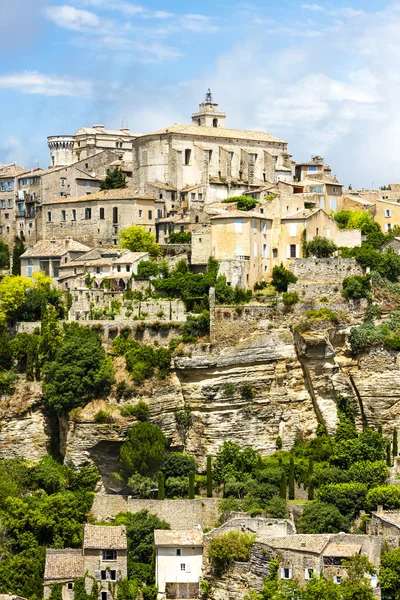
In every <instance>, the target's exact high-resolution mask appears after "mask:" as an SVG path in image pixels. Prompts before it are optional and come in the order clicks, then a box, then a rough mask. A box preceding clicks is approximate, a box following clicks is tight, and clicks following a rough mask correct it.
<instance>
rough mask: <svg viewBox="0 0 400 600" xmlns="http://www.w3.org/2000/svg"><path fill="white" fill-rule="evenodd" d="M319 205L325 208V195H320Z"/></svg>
mask: <svg viewBox="0 0 400 600" xmlns="http://www.w3.org/2000/svg"><path fill="white" fill-rule="evenodd" d="M319 205H320V207H321V208H325V196H320V199H319Z"/></svg>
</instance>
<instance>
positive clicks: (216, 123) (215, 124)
mask: <svg viewBox="0 0 400 600" xmlns="http://www.w3.org/2000/svg"><path fill="white" fill-rule="evenodd" d="M213 127H218V119H213Z"/></svg>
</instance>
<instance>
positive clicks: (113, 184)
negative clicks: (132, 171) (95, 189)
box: [100, 167, 126, 190]
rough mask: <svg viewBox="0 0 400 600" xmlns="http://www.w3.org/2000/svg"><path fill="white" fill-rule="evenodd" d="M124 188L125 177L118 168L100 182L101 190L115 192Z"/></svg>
mask: <svg viewBox="0 0 400 600" xmlns="http://www.w3.org/2000/svg"><path fill="white" fill-rule="evenodd" d="M125 187H126V177H125V174H124V173H123V172H122V171H121V169H120V168H119V167H115V169H114V170H113V171H111V172H110V173H108V174H107V177H106V178H105V179H103V181H101V182H100V189H101V190H116V189H119V188H125Z"/></svg>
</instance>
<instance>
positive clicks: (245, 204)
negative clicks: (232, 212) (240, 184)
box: [222, 196, 260, 211]
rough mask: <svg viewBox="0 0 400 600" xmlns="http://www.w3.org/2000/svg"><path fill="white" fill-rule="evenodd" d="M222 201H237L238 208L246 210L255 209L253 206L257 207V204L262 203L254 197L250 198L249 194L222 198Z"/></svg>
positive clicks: (225, 202)
mask: <svg viewBox="0 0 400 600" xmlns="http://www.w3.org/2000/svg"><path fill="white" fill-rule="evenodd" d="M222 202H223V203H224V204H232V203H233V202H235V203H236V205H237V209H238V210H244V211H248V210H253V208H255V207H256V206H257V204H260V203H259V202H258V200H254V199H253V198H249V197H248V196H232V197H231V198H225V200H222Z"/></svg>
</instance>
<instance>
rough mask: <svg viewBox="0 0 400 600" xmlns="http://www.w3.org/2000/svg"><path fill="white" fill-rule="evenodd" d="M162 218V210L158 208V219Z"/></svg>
mask: <svg viewBox="0 0 400 600" xmlns="http://www.w3.org/2000/svg"><path fill="white" fill-rule="evenodd" d="M162 216H163V211H162V208H158V209H157V218H158V219H162Z"/></svg>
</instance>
